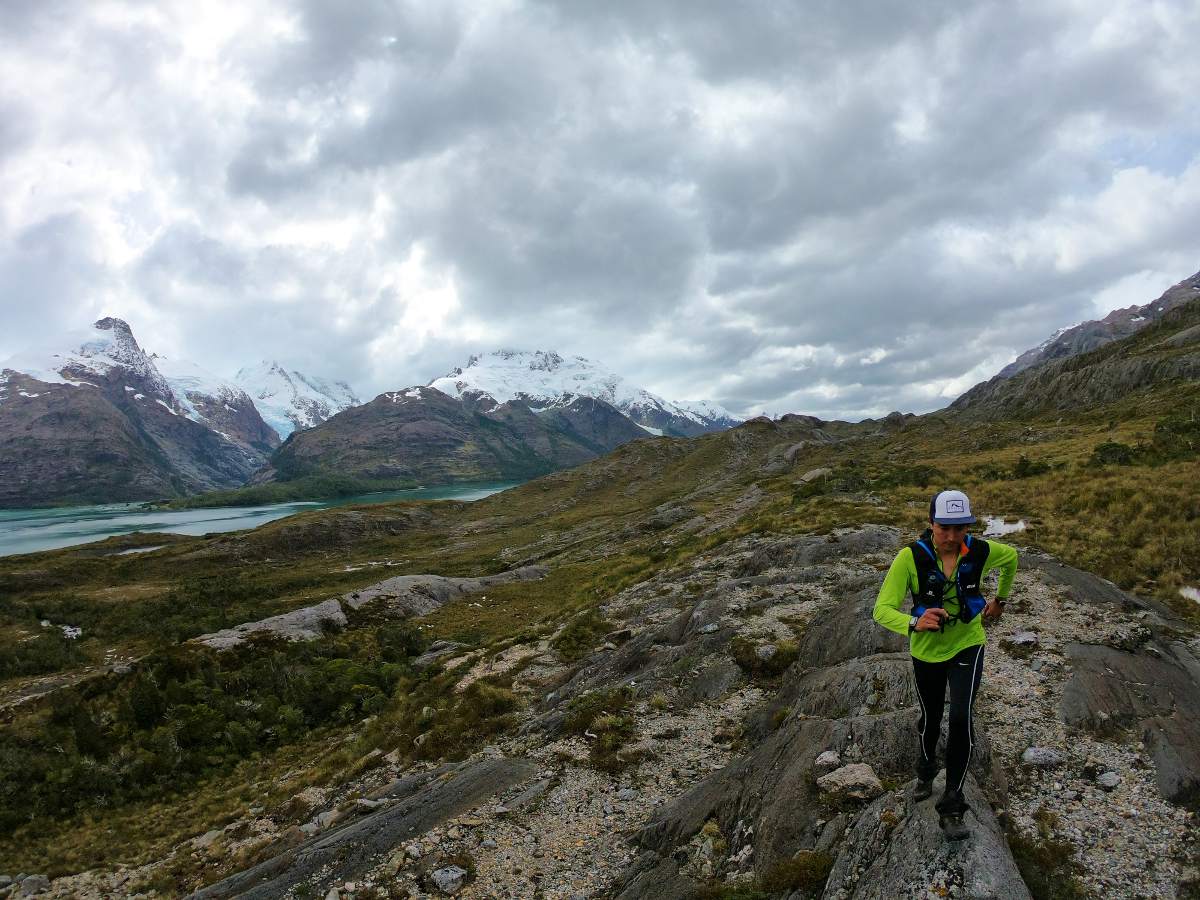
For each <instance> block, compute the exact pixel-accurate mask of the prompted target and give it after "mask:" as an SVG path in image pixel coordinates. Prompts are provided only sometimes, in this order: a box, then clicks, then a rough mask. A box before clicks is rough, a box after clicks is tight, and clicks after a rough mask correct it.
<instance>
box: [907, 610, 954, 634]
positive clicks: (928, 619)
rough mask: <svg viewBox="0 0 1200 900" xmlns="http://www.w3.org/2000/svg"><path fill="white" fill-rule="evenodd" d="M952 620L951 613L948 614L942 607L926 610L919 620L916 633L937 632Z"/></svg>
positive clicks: (915, 629)
mask: <svg viewBox="0 0 1200 900" xmlns="http://www.w3.org/2000/svg"><path fill="white" fill-rule="evenodd" d="M948 618H950V613H948V612H946V611H945V610H944V609H942V608H941V607H940V606H931V607H929V609H927V610H925V613H924V615H922V616H921V618H919V619H917V626H916V628H914V629H913V630H914V631H937V630H938V629H939V628H941V627H942V622H943V621H945V620H946V619H948Z"/></svg>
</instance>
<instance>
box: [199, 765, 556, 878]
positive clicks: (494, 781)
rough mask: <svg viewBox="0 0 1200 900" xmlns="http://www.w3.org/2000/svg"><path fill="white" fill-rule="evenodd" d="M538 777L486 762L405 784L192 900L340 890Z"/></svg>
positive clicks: (527, 768) (530, 769) (527, 769)
mask: <svg viewBox="0 0 1200 900" xmlns="http://www.w3.org/2000/svg"><path fill="white" fill-rule="evenodd" d="M535 772H536V767H535V766H534V765H532V764H531V763H530V762H528V761H527V760H523V759H506V758H500V759H496V758H489V757H484V758H482V759H474V760H468V761H467V762H464V763H462V764H459V765H448V766H444V767H442V768H441V769H436V770H433V771H432V772H428V773H425V774H423V775H420V776H417V777H415V778H408V779H402V780H400V781H398V782H396V784H395V785H394V787H393V788H392V789H391V790H389V791H383V792H382V793H381V794H379V795H377V796H376V797H375V798H374V799H376V800H383V801H386V804H385V805H383V806H382V807H378V808H376V809H375V810H374V811H372V812H370V813H368V814H367V815H365V816H363V817H362V818H359V819H357V820H353V821H348V822H345V823H343V824H340V825H339V826H338V827H337V828H336V829H333V830H330V831H328V832H326V833H322V834H318V835H316V836H315V837H313V838H311V839H309V840H306V841H304V842H303V843H301V844H300V845H299V846H297V847H295V848H294V849H290V850H287V851H286V852H284V853H282V854H281V855H279V856H275V857H273V858H271V859H268V860H267V861H266V862H263V863H260V864H259V865H257V866H254V867H252V868H250V869H247V870H245V871H244V872H239V873H238V874H237V875H234V876H232V877H230V878H226V879H225V880H224V881H219V882H217V883H216V884H214V885H210V886H209V887H206V888H204V889H203V890H200V891H197V892H196V893H194V894H192V895H191V896H192V897H193V898H195V900H208V898H214V900H215V898H224V897H245V898H249V900H254V898H264V900H265V898H268V897H279V896H282V895H283V893H284V892H285V891H287V890H288V889H289V888H291V887H293V886H295V885H297V884H300V883H301V882H304V881H306V880H308V879H311V878H314V877H318V878H320V880H321V881H322V882H324V883H326V884H341V883H343V882H344V881H345V880H346V879H347V878H353V877H354V876H355V875H357V874H358V873H360V872H362V871H364V870H365V869H367V868H369V867H370V866H371V865H373V864H374V861H375V859H376V858H377V857H379V856H381V855H386V854H388V853H390V852H391V851H392V850H393V849H394V848H396V847H397V846H399V845H400V844H401V843H402V842H403V841H404V840H406V839H408V838H411V837H413V836H414V835H421V834H424V833H425V832H427V831H429V829H431V828H433V827H434V826H435V825H438V824H439V823H441V822H443V821H445V820H446V819H448V818H450V817H451V816H454V815H457V814H459V813H462V812H465V811H466V810H468V809H470V808H471V807H472V806H475V805H476V804H478V803H480V802H482V801H483V800H486V799H487V798H489V797H492V796H494V795H495V794H497V793H500V792H502V791H504V790H506V789H507V788H509V787H511V786H512V785H515V784H518V783H520V782H521V781H523V780H525V779H527V778H529V777H530V776H531V775H533V774H534V773H535Z"/></svg>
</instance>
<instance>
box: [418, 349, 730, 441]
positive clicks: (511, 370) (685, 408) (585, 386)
mask: <svg viewBox="0 0 1200 900" xmlns="http://www.w3.org/2000/svg"><path fill="white" fill-rule="evenodd" d="M429 387H432V388H436V389H437V390H439V391H441V392H442V393H444V394H448V395H450V396H451V397H457V398H460V399H461V398H463V397H464V395H469V396H475V397H489V398H491V399H492V400H494V401H495V402H496V403H498V404H499V403H506V402H508V401H510V400H521V401H522V402H524V403H527V404H529V406H530V407H531V408H533V409H534V410H536V411H540V410H544V409H550V408H558V407H562V406H567V405H569V404H570V403H571V402H572V401H574V400H575V399H577V398H579V397H595V398H596V399H598V400H603V401H604V402H606V403H609V404H611V405H612V406H615V407H616V408H617V409H619V410H620V411H621V412H623V413H624V414H625V415H627V416H628V417H629V418H630V419H632V420H633V421H634V422H636V423H637V424H638V425H640V426H641V427H642V428H643V429H644V430H645V431H647V432H649V433H651V434H672V435H681V436H690V435H695V434H702V433H703V432H706V431H719V430H721V429H724V428H731V427H732V426H734V425H737V424H738V423H739V422H740V420H739V419H736V418H735V417H734V416H733V415H732V414H730V413H729V412H728V411H727V410H725V409H722V408H721V407H720V406H718V405H717V404H715V403H709V402H707V401H699V402H687V403H673V402H671V401H670V400H664V399H663V398H662V397H659V396H657V395H655V394H652V393H650V392H649V391H646V390H643V389H642V388H639V387H637V386H636V385H633V384H630V383H629V382H628V381H626V380H625V379H624V378H623V377H621V376H620V375H617V374H615V373H613V372H610V371H608V370H606V369H604V368H603V367H602V366H600V365H598V364H596V363H594V362H592V361H591V360H588V359H585V358H584V357H582V356H573V357H569V358H564V357H562V356H559V355H558V354H557V353H552V352H547V351H544V350H538V351H533V352H528V351H514V350H499V351H497V352H495V353H485V354H482V355H479V356H472V357H471V358H470V359H469V360H468V361H467V364H466V366H464V367H462V368H460V369H455V370H454V371H453V372H451V373H450V374H449V375H444V376H442V377H441V378H436V379H434V380H433V381H431V382H430V383H429Z"/></svg>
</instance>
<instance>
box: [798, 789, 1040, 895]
mask: <svg viewBox="0 0 1200 900" xmlns="http://www.w3.org/2000/svg"><path fill="white" fill-rule="evenodd" d="M911 794H912V792H911V790H910V789H908V788H906V789H905V790H903V791H898V792H897V791H893V792H891V793H888V794H885V795H884V796H882V797H880V798H879V799H878V800H876V801H875V802H874V803H872V804H871V805H870V806H868V807H867V808H866V809H864V810H863V811H862V814H861V815H859V817H858V818H857V819H856V820H855V821H854V823H853V824H852V826H851V828H850V831H849V836H848V837H847V838H846V840H845V842H844V843H843V844H842V846H841V848H840V850H839V852H838V854H837V857H836V859H835V861H834V865H833V870H832V871H831V872H830V874H829V878H828V880H827V881H826V883H825V892H824V893H823V894H822V895H821V896H822V898H823V900H850V898H868V897H889V898H890V897H923V896H925V894H924V888H923V887H922V889H921V891H920V892H919V893H915V892H913V889H914V888H915V886H917V885H921V886H925V885H930V884H933V883H935V881H937V880H938V876H939V875H940V874H945V873H949V872H951V871H958V872H961V873H962V877H963V888H962V892H961V893H959V894H956V895H954V896H958V897H961V898H966V900H1028V898H1029V897H1030V894H1029V889H1028V888H1027V887H1026V886H1025V882H1024V881H1022V880H1021V874H1020V872H1019V871H1018V870H1017V866H1016V863H1015V862H1014V861H1013V858H1012V853H1011V852H1009V849H1008V842H1007V841H1006V840H1005V838H1004V832H1003V830H1002V829H1001V828H1000V824H999V823H998V822H997V821H996V817H995V816H994V815H993V814H992V810H991V807H990V806H989V805H988V802H987V800H986V799H985V798H984V796H983V793H982V792H981V791H980V790H979V788H978V787H977V786H976V784H975V780H974V779H973V778H968V779H967V782H966V785H965V786H964V794H965V795H966V798H967V802H968V803H969V804H970V805H971V810H970V811H969V812H968V813H967V815H966V817H965V820H964V821H965V823H966V824H967V826H968V827H969V828H970V829H971V831H972V835H971V837H969V838H968V839H967V840H965V841H961V842H954V843H950V842H948V841H946V839H945V838H944V837H943V835H942V830H941V828H940V827H939V826H938V815H937V812H936V811H935V809H934V805H933V803H931V802H929V801H925V802H921V803H913V802H912V801H911V799H910V797H911Z"/></svg>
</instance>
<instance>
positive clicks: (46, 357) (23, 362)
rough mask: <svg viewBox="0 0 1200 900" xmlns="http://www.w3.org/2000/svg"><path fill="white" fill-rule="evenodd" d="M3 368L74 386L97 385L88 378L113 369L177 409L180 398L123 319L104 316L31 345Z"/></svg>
mask: <svg viewBox="0 0 1200 900" xmlns="http://www.w3.org/2000/svg"><path fill="white" fill-rule="evenodd" d="M0 368H3V369H11V370H12V371H14V372H20V373H22V374H24V375H28V376H29V377H30V378H34V379H36V380H38V381H42V382H45V383H46V384H69V385H73V386H75V387H79V386H82V385H90V386H92V387H95V386H96V385H94V384H92V382H90V381H88V378H89V377H91V378H97V379H104V378H107V377H108V375H109V374H110V373H111V372H113V371H114V370H117V371H123V372H128V373H131V374H132V375H135V376H136V377H137V378H138V379H140V381H141V382H142V384H143V385H145V386H146V387H148V388H149V389H150V391H151V393H152V394H153V395H154V396H155V399H158V400H161V401H163V405H165V406H167V407H168V408H171V409H172V412H175V411H176V409H174V407H176V406H177V405H178V404H177V400H176V397H175V394H174V392H173V391H172V390H171V387H170V385H169V384H168V382H167V380H166V378H164V377H163V375H162V373H161V372H160V371H159V370H158V368H157V367H156V366H155V364H154V362H153V360H152V359H151V358H150V357H149V356H147V355H146V354H145V353H144V352H143V351H142V348H141V347H139V346H138V342H137V341H136V340H135V339H134V337H133V332H132V331H131V330H130V328H129V325H128V324H126V323H125V322H124V321H123V320H121V319H114V318H105V319H100V320H99V321H97V322H95V323H94V324H93V325H92V326H91V327H90V328H86V329H81V330H78V331H71V332H67V333H66V334H63V335H61V336H60V337H59V338H57V339H56V340H55V341H54V343H53V344H52V345H50V346H45V347H39V348H35V349H30V350H27V351H25V352H22V353H19V354H17V355H15V356H13V357H12V358H10V359H8V360H6V361H5V362H4V364H3V366H2V367H0Z"/></svg>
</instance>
